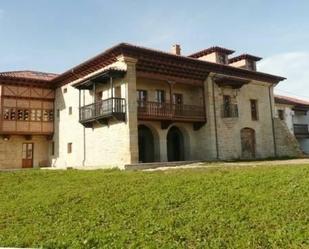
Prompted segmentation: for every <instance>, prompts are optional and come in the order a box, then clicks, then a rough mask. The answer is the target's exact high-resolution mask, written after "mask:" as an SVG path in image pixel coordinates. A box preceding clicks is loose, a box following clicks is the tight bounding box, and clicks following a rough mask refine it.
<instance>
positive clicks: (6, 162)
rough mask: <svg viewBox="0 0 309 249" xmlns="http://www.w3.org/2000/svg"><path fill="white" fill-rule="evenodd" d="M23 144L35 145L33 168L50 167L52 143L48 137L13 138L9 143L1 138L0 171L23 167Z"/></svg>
mask: <svg viewBox="0 0 309 249" xmlns="http://www.w3.org/2000/svg"><path fill="white" fill-rule="evenodd" d="M23 143H33V146H34V147H33V148H34V150H33V167H34V168H37V167H40V166H49V158H48V156H49V155H50V153H51V151H50V150H51V141H48V140H47V138H46V136H32V138H31V139H30V140H26V139H25V137H24V136H17V135H16V136H15V135H14V136H11V137H10V139H9V140H8V141H4V140H3V139H2V138H0V169H12V168H21V167H22V146H23Z"/></svg>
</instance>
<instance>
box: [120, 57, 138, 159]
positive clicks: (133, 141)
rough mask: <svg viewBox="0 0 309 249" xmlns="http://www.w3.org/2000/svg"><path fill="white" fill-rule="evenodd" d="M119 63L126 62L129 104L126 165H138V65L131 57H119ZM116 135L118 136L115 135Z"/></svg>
mask: <svg viewBox="0 0 309 249" xmlns="http://www.w3.org/2000/svg"><path fill="white" fill-rule="evenodd" d="M117 59H118V61H119V62H124V63H125V64H126V67H127V73H126V75H125V77H124V82H125V98H126V104H127V109H126V112H127V120H126V123H127V126H128V151H127V153H128V155H127V156H126V158H127V159H126V161H125V162H124V163H125V164H130V163H138V124H137V101H136V63H137V60H136V59H134V58H131V57H125V56H123V55H121V56H119V57H118V58H117ZM115 135H116V134H115Z"/></svg>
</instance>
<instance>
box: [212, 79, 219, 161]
mask: <svg viewBox="0 0 309 249" xmlns="http://www.w3.org/2000/svg"><path fill="white" fill-rule="evenodd" d="M211 81H212V101H213V107H214V110H213V111H214V123H215V138H216V154H217V155H216V157H217V159H218V160H219V143H218V128H217V113H216V98H215V83H214V81H213V77H211Z"/></svg>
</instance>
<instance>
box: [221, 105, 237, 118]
mask: <svg viewBox="0 0 309 249" xmlns="http://www.w3.org/2000/svg"><path fill="white" fill-rule="evenodd" d="M221 110H222V117H223V118H238V106H237V104H229V105H222V107H221Z"/></svg>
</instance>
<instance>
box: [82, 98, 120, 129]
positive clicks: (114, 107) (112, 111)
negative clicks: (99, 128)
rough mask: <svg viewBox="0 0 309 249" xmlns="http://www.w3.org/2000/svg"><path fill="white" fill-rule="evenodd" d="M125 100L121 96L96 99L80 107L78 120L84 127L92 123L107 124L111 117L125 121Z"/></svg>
mask: <svg viewBox="0 0 309 249" xmlns="http://www.w3.org/2000/svg"><path fill="white" fill-rule="evenodd" d="M125 117H126V100H125V99H123V98H109V99H104V100H100V101H97V102H95V103H93V104H90V105H85V106H82V107H81V108H80V112H79V122H80V123H81V124H83V125H84V126H85V127H92V125H93V123H95V122H99V123H101V124H107V123H108V121H109V120H110V119H112V118H114V119H116V120H119V121H125Z"/></svg>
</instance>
